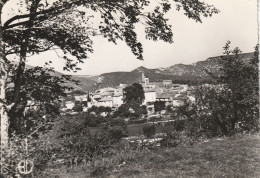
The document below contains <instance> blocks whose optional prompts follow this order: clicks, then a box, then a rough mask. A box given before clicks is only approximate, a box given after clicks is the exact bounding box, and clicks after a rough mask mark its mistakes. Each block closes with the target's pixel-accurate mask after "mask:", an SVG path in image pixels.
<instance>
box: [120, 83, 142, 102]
mask: <svg viewBox="0 0 260 178" xmlns="http://www.w3.org/2000/svg"><path fill="white" fill-rule="evenodd" d="M123 93H124V98H123V100H124V102H125V103H137V104H139V106H140V105H141V104H142V102H143V101H144V89H143V86H142V85H141V84H139V83H133V84H132V85H130V86H128V87H125V88H124V89H123Z"/></svg>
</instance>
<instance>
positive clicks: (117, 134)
mask: <svg viewBox="0 0 260 178" xmlns="http://www.w3.org/2000/svg"><path fill="white" fill-rule="evenodd" d="M102 134H104V135H107V137H108V140H109V143H110V144H114V143H117V142H118V141H119V140H120V139H121V138H123V137H126V136H127V135H128V132H127V125H126V123H125V121H124V120H123V119H112V120H111V121H110V122H108V123H106V125H105V126H104V127H103V128H102Z"/></svg>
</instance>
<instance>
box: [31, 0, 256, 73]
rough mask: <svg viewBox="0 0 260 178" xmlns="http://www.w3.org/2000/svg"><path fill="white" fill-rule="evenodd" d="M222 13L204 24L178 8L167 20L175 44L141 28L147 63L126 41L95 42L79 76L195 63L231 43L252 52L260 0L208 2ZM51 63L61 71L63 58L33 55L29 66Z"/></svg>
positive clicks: (53, 55) (141, 40)
mask: <svg viewBox="0 0 260 178" xmlns="http://www.w3.org/2000/svg"><path fill="white" fill-rule="evenodd" d="M205 2H206V3H208V4H211V5H214V6H215V7H216V8H217V9H219V10H220V13H219V14H215V15H213V16H212V17H211V18H203V19H202V21H203V23H196V22H195V21H193V20H191V19H188V18H187V17H186V16H184V15H183V13H182V12H178V11H176V10H175V9H173V10H171V11H169V13H168V15H167V17H168V18H169V23H170V24H171V25H172V31H173V34H174V35H173V40H174V43H172V44H169V43H165V42H162V41H159V42H154V41H149V40H145V34H144V30H143V28H142V27H141V26H138V28H137V30H136V32H137V34H138V39H139V41H140V42H142V44H143V48H144V54H143V56H144V61H139V60H138V59H136V57H135V56H134V55H133V54H132V53H131V50H130V48H129V47H127V45H125V43H124V42H119V43H118V44H117V45H114V44H113V43H108V42H107V40H106V39H103V38H101V37H96V38H95V39H94V45H93V49H94V53H93V54H90V55H89V58H88V59H86V60H85V63H84V64H82V65H80V67H81V68H82V70H81V71H79V72H77V73H76V74H77V75H98V74H101V73H107V72H115V71H131V70H134V69H135V68H137V67H139V66H144V67H147V68H159V67H169V66H172V65H174V64H179V63H182V64H192V63H195V62H197V61H202V60H206V59H207V58H208V57H212V56H219V55H222V54H223V46H224V45H225V43H226V42H227V41H228V40H229V41H231V47H232V48H234V47H239V48H240V49H241V50H242V51H243V52H252V51H253V50H254V46H255V45H256V44H257V43H258V33H257V32H258V28H257V27H258V24H257V0H205ZM49 60H52V61H53V63H52V65H53V66H54V67H55V68H56V70H58V71H62V67H63V66H64V61H63V59H61V58H59V57H58V56H57V54H56V52H54V51H50V52H46V53H42V54H41V55H39V56H32V57H30V58H29V60H28V64H30V65H35V66H36V65H43V64H44V63H45V61H49Z"/></svg>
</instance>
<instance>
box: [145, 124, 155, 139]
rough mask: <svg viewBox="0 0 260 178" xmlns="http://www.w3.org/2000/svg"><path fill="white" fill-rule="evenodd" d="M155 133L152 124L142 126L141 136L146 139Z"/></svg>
mask: <svg viewBox="0 0 260 178" xmlns="http://www.w3.org/2000/svg"><path fill="white" fill-rule="evenodd" d="M155 132H156V126H155V125H154V124H146V125H144V126H143V134H144V135H145V136H146V137H151V136H153V135H154V134H155Z"/></svg>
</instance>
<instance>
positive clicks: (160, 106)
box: [154, 101, 166, 112]
mask: <svg viewBox="0 0 260 178" xmlns="http://www.w3.org/2000/svg"><path fill="white" fill-rule="evenodd" d="M165 107H166V106H165V102H164V101H155V102H154V111H155V112H158V111H159V112H160V111H162V110H164V109H165Z"/></svg>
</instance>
